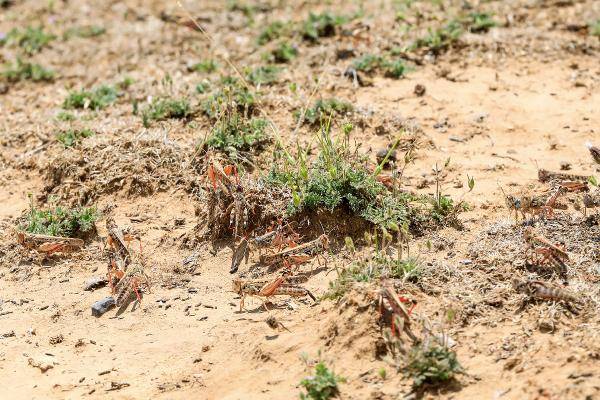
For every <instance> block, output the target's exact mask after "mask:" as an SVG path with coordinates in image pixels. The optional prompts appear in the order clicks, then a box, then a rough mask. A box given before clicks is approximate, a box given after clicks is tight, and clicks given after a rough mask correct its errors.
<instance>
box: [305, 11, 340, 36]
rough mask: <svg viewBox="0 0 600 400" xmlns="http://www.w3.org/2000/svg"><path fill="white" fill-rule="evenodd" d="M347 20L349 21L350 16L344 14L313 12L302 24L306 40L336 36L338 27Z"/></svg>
mask: <svg viewBox="0 0 600 400" xmlns="http://www.w3.org/2000/svg"><path fill="white" fill-rule="evenodd" d="M346 22H348V18H346V17H343V16H339V15H333V14H331V13H328V12H324V13H322V14H313V13H312V12H311V13H310V14H309V15H308V18H307V19H306V21H305V22H304V24H303V26H302V37H303V38H304V39H305V40H309V41H311V42H316V41H318V40H319V38H322V37H329V36H334V35H335V33H336V28H337V27H338V26H340V25H343V24H345V23H346Z"/></svg>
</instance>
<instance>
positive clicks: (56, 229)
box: [21, 202, 98, 237]
mask: <svg viewBox="0 0 600 400" xmlns="http://www.w3.org/2000/svg"><path fill="white" fill-rule="evenodd" d="M26 218H27V219H26V221H25V223H24V225H23V226H21V229H23V230H25V231H26V232H29V233H36V234H41V235H51V236H62V237H75V236H80V235H81V234H84V233H86V232H90V231H93V230H94V228H95V226H94V223H95V222H96V219H98V214H97V212H96V209H95V208H93V207H84V208H73V209H69V208H63V207H60V206H57V207H55V208H51V209H48V210H40V209H37V208H35V207H34V206H33V202H32V203H31V206H30V210H29V213H28V214H27V216H26Z"/></svg>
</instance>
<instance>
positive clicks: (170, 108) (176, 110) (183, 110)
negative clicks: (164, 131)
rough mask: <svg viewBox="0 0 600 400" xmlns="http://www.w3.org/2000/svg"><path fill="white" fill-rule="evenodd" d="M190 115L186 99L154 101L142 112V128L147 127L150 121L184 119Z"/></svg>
mask: <svg viewBox="0 0 600 400" xmlns="http://www.w3.org/2000/svg"><path fill="white" fill-rule="evenodd" d="M191 115H192V111H191V107H190V103H189V101H187V100H186V99H169V98H162V99H154V100H153V101H152V103H150V104H149V105H148V106H147V107H146V108H145V109H144V110H142V122H143V124H144V127H146V128H147V127H149V126H150V123H151V122H152V121H163V120H166V119H185V118H188V117H189V116H191Z"/></svg>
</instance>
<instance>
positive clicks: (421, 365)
mask: <svg viewBox="0 0 600 400" xmlns="http://www.w3.org/2000/svg"><path fill="white" fill-rule="evenodd" d="M405 370H406V373H407V375H408V376H410V377H411V378H413V386H415V387H419V386H422V385H424V384H432V385H435V384H440V383H444V382H448V381H449V380H451V379H453V378H454V376H455V375H456V374H459V373H462V372H463V368H462V366H461V365H460V363H459V362H458V359H457V358H456V353H455V352H453V351H450V350H449V349H448V348H447V347H445V346H438V345H430V346H428V347H424V346H423V345H417V346H414V347H413V348H412V349H411V351H410V353H409V355H408V362H407V365H406V369H405Z"/></svg>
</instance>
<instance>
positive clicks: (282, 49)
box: [266, 42, 298, 64]
mask: <svg viewBox="0 0 600 400" xmlns="http://www.w3.org/2000/svg"><path fill="white" fill-rule="evenodd" d="M297 56H298V49H297V48H296V47H295V46H293V45H291V44H289V43H288V42H281V43H279V45H278V46H277V47H276V48H275V49H273V50H272V51H271V53H270V54H268V55H267V57H266V58H267V59H268V60H269V61H273V62H276V63H280V64H284V63H289V62H290V61H292V60H293V59H294V58H296V57H297Z"/></svg>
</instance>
